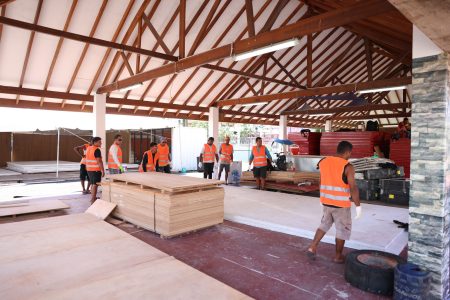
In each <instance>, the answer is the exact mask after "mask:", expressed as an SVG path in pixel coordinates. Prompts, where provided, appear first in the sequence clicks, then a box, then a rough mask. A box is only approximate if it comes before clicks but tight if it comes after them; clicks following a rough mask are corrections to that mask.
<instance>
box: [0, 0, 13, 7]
mask: <svg viewBox="0 0 450 300" xmlns="http://www.w3.org/2000/svg"><path fill="white" fill-rule="evenodd" d="M14 1H15V0H0V7H2V6H5V5H6V4H8V3H11V2H14Z"/></svg>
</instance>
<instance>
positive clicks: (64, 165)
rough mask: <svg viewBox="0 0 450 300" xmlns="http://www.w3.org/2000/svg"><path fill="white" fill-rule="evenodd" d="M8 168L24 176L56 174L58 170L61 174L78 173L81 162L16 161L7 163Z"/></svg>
mask: <svg viewBox="0 0 450 300" xmlns="http://www.w3.org/2000/svg"><path fill="white" fill-rule="evenodd" d="M6 168H7V169H8V170H11V171H16V172H20V173H24V174H33V173H47V172H48V173H51V172H56V170H57V169H58V171H59V172H70V171H78V170H79V169H80V163H79V162H71V161H59V163H57V162H56V160H50V161H14V162H7V163H6Z"/></svg>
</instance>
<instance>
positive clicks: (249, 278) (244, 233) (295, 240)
mask: <svg viewBox="0 0 450 300" xmlns="http://www.w3.org/2000/svg"><path fill="white" fill-rule="evenodd" d="M78 184H79V183H68V184H66V186H65V187H64V188H65V189H67V191H73V192H74V193H72V194H70V195H59V196H51V197H46V199H49V198H51V199H59V200H62V201H63V202H65V203H67V204H69V205H70V206H71V208H70V209H68V210H65V211H61V212H55V213H51V214H50V213H40V214H32V215H24V216H17V217H16V218H8V217H6V218H0V223H9V222H19V221H22V220H28V219H36V218H45V217H51V216H56V215H62V214H73V213H80V212H84V211H85V210H86V209H87V207H88V206H89V198H90V196H89V195H81V194H80V193H79V192H77V188H78V187H77V185H78ZM80 187H81V186H80ZM40 188H42V189H44V187H40ZM47 188H52V186H51V185H50V186H47V187H45V189H47ZM62 188H63V187H62V186H61V185H60V186H58V187H55V190H54V192H55V193H56V191H57V190H58V189H62ZM45 189H44V190H45ZM78 190H80V188H78ZM33 201H34V200H33ZM36 201H39V200H37V199H36ZM116 226H118V227H119V228H120V229H122V230H124V231H126V232H128V233H130V234H131V235H133V236H135V237H137V238H139V239H141V240H142V241H144V242H146V243H148V244H150V245H152V246H153V247H156V248H158V249H160V250H161V251H164V252H166V253H168V254H169V255H172V256H174V257H175V258H177V259H179V260H181V261H183V262H185V263H187V264H188V265H190V266H192V267H194V268H196V269H198V270H200V271H202V272H204V273H206V274H208V275H210V276H212V277H214V278H216V279H218V280H220V281H222V282H224V283H225V284H228V285H230V286H231V287H233V288H235V289H237V290H239V291H241V292H243V293H245V294H247V295H250V296H252V297H254V298H256V299H385V298H383V297H380V296H377V295H373V294H370V293H366V292H363V291H360V290H358V289H356V288H354V287H352V286H350V285H349V284H348V283H347V282H345V280H344V266H343V265H337V264H334V263H333V262H332V256H333V253H334V246H333V245H331V244H325V243H323V244H321V245H320V247H319V253H318V258H317V260H316V261H314V262H312V261H309V260H308V259H307V257H306V255H305V251H306V249H307V247H308V245H309V243H310V240H309V239H306V238H301V237H297V236H293V235H288V234H283V233H279V232H274V231H269V230H265V229H261V228H256V227H252V226H248V225H243V224H238V223H235V222H230V221H225V222H224V223H223V224H220V225H217V226H214V227H211V228H208V229H205V230H200V231H197V232H194V233H191V234H187V235H184V236H181V237H176V238H173V239H161V238H160V237H159V235H156V234H154V233H152V232H149V231H147V230H142V229H139V228H137V227H135V226H134V225H132V224H129V223H121V222H118V224H117V225H116ZM349 251H351V249H347V248H346V249H345V252H346V253H348V252H349Z"/></svg>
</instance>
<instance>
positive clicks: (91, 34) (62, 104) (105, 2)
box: [61, 0, 108, 108]
mask: <svg viewBox="0 0 450 300" xmlns="http://www.w3.org/2000/svg"><path fill="white" fill-rule="evenodd" d="M106 4H108V0H103V2H102V5H101V6H100V9H99V11H98V13H97V17H96V18H95V21H94V24H93V25H92V28H91V32H90V33H89V37H93V36H94V34H95V32H96V31H97V27H98V24H99V23H100V20H101V18H102V16H103V13H104V12H105V8H106ZM90 45H91V44H89V43H85V44H84V47H83V51H82V52H81V55H80V58H79V59H78V62H77V65H76V67H75V70H74V71H73V73H72V77H71V78H70V82H69V85H68V86H67V89H66V92H67V93H68V92H70V91H71V90H72V87H73V84H74V82H75V79H76V77H77V75H78V71H79V70H80V67H81V65H82V63H83V61H84V58H85V57H86V53H87V51H88V49H89V46H90ZM65 103H66V99H63V101H62V103H61V107H62V108H64V105H65Z"/></svg>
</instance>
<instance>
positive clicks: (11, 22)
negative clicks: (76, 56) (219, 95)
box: [0, 17, 177, 61]
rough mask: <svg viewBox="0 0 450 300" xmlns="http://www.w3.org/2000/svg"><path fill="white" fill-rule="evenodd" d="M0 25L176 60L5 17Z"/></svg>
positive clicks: (157, 53)
mask: <svg viewBox="0 0 450 300" xmlns="http://www.w3.org/2000/svg"><path fill="white" fill-rule="evenodd" d="M0 23H1V24H4V25H8V26H13V27H18V28H21V29H26V30H31V31H34V32H39V33H44V34H49V35H53V36H57V37H63V38H66V39H69V40H74V41H78V42H83V43H89V44H93V45H97V46H102V47H108V48H112V49H117V50H123V51H129V52H133V53H140V54H143V55H148V56H153V57H157V58H160V59H164V60H170V61H175V60H176V59H177V58H176V57H175V56H172V55H167V54H164V53H160V52H156V51H151V50H146V49H142V48H137V47H133V46H128V45H125V44H119V43H115V42H111V41H106V40H102V39H97V38H94V37H88V36H85V35H81V34H76V33H72V32H67V31H63V30H58V29H53V28H49V27H44V26H41V25H37V24H31V23H26V22H22V21H19V20H14V19H10V18H7V17H0Z"/></svg>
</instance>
